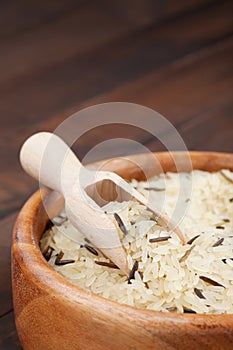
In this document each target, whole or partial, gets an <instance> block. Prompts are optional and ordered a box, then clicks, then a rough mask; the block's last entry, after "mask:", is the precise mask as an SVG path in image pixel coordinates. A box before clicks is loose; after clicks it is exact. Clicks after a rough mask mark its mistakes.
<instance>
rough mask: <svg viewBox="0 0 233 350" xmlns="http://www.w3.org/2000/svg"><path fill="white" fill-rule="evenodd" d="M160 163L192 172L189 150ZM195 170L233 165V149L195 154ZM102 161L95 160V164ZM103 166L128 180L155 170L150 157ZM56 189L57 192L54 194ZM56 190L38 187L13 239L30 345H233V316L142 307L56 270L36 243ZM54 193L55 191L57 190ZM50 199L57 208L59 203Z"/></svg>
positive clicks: (22, 323) (21, 325) (19, 315)
mask: <svg viewBox="0 0 233 350" xmlns="http://www.w3.org/2000/svg"><path fill="white" fill-rule="evenodd" d="M156 157H157V159H158V161H159V162H160V165H161V167H162V169H163V170H164V171H165V172H167V171H176V165H175V164H179V171H181V170H182V171H187V168H186V166H187V164H186V162H185V161H184V160H185V159H186V158H187V153H183V152H175V153H173V157H172V156H171V154H169V153H166V152H165V153H157V154H156ZM190 157H191V162H192V166H193V169H201V170H207V171H217V170H220V169H222V168H227V169H230V170H232V171H233V154H226V153H207V152H190ZM97 166H98V167H99V166H101V163H99V164H98V165H96V164H95V165H92V166H90V167H91V168H93V169H94V168H96V167H97ZM105 169H106V170H110V171H115V172H116V173H118V174H119V175H120V176H122V177H124V178H125V179H127V180H130V179H132V178H136V179H137V180H143V179H144V173H143V171H142V169H143V170H144V172H145V170H146V172H147V173H149V174H150V175H151V176H153V175H155V174H156V171H155V169H152V168H151V161H150V157H148V155H145V154H144V155H135V156H131V157H128V159H127V160H123V159H113V160H110V161H108V162H107V163H106V166H105ZM53 195H54V194H53ZM51 196H52V193H51V192H50V191H48V190H46V189H42V190H41V191H37V192H36V193H35V194H34V195H33V196H32V197H31V198H30V199H29V200H28V201H27V203H26V204H25V205H24V207H23V208H22V210H21V211H20V213H19V216H18V219H17V221H16V224H15V227H14V232H13V242H12V284H13V299H14V308H15V320H16V326H17V330H18V334H19V337H20V340H21V342H22V345H23V347H24V349H25V350H27V349H28V350H41V349H64V350H65V349H69V350H73V349H83V350H85V349H96V350H104V349H106V350H118V349H140V350H141V349H159V350H161V349H165V350H166V349H180V350H181V349H187V348H188V349H189V350H194V349H207V347H208V348H209V349H216V348H219V349H220V348H221V349H231V348H232V347H233V315H229V314H228V315H225V314H224V315H198V314H173V313H161V312H155V311H149V310H143V309H137V308H134V307H131V306H126V305H122V304H118V303H115V302H112V301H110V300H107V299H104V298H101V297H98V296H96V295H93V294H91V293H90V292H87V291H84V290H82V289H79V288H78V287H76V286H74V285H72V284H71V283H70V282H68V281H67V280H66V279H65V278H63V277H62V276H61V275H59V274H58V273H57V272H55V271H54V270H53V269H52V268H51V267H50V266H49V264H48V263H47V262H46V261H45V259H44V257H43V256H42V254H41V252H40V249H39V240H40V238H41V235H42V234H43V231H44V229H45V226H46V223H47V221H48V216H47V213H46V211H45V209H44V206H43V201H44V200H46V202H47V203H51ZM54 198H56V196H54ZM56 204H57V203H54V205H53V213H54V215H55V214H56V210H54V208H57V210H60V204H61V203H60V204H59V205H56Z"/></svg>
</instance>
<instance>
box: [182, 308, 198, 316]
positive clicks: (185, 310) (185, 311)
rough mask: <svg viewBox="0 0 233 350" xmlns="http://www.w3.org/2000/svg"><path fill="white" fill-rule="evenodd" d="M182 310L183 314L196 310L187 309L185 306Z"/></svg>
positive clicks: (193, 312) (192, 312)
mask: <svg viewBox="0 0 233 350" xmlns="http://www.w3.org/2000/svg"><path fill="white" fill-rule="evenodd" d="M183 311H184V313H185V314H196V311H194V310H192V309H188V308H187V307H183Z"/></svg>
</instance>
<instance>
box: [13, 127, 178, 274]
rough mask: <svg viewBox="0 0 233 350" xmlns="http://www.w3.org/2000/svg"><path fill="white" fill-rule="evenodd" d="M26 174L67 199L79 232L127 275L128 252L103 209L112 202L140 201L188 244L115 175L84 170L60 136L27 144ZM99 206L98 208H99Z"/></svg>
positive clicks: (37, 138) (43, 136)
mask: <svg viewBox="0 0 233 350" xmlns="http://www.w3.org/2000/svg"><path fill="white" fill-rule="evenodd" d="M20 161H21V164H22V167H23V168H24V170H25V171H26V172H27V173H28V174H29V175H31V176H32V177H34V178H35V179H37V180H39V181H40V183H42V184H43V185H45V186H47V187H49V188H51V189H53V190H55V191H57V192H60V193H61V194H62V195H63V197H64V198H65V208H66V213H67V216H68V218H69V220H70V221H71V223H72V224H73V226H75V227H76V228H77V229H79V230H80V231H81V232H82V233H83V234H84V235H85V236H86V238H87V239H88V240H89V241H90V242H91V243H92V244H93V245H95V246H96V247H97V248H99V249H100V250H101V251H102V252H103V253H104V254H105V255H106V256H108V257H109V258H110V259H111V260H112V261H113V262H114V263H115V264H116V265H117V266H118V267H119V268H120V269H121V270H122V271H123V272H124V273H125V274H127V275H128V274H129V268H128V264H127V260H126V254H125V251H124V249H123V247H122V245H121V242H120V239H119V236H118V233H117V230H116V226H115V223H114V221H112V220H111V219H110V218H109V217H108V216H107V215H106V214H105V213H104V211H103V210H102V209H101V207H100V205H103V204H104V203H106V201H108V200H112V199H113V198H114V197H115V198H116V197H117V200H118V201H123V200H129V199H132V198H133V199H136V200H137V201H139V202H140V203H142V204H144V205H145V206H147V208H148V209H149V210H151V211H152V212H153V213H154V214H155V216H156V219H157V220H158V223H159V224H161V225H163V226H165V227H166V228H167V229H169V230H173V231H174V232H175V233H176V234H177V235H178V236H179V238H180V239H181V241H182V242H184V237H183V234H182V232H181V231H180V229H179V227H177V226H175V225H174V223H172V222H171V220H169V218H168V216H167V215H166V214H164V213H161V211H160V210H159V209H158V208H156V207H155V206H154V205H153V204H152V203H148V202H147V199H146V198H145V197H144V196H143V195H142V194H140V193H139V192H138V191H136V190H135V189H134V188H132V186H131V185H130V184H128V183H127V182H126V181H125V180H123V179H122V178H121V177H120V176H118V175H117V174H115V173H112V172H108V171H93V170H92V171H91V170H88V169H86V168H84V167H83V166H82V164H81V163H80V161H79V160H78V158H77V157H76V156H75V154H74V153H73V152H72V151H71V149H70V148H69V147H68V145H67V144H66V143H65V142H64V141H63V140H62V139H61V138H59V137H58V136H57V135H55V134H52V133H49V132H40V133H37V134H34V135H32V136H31V137H30V138H29V139H27V140H26V141H25V143H24V144H23V146H22V148H21V151H20ZM97 203H98V204H97Z"/></svg>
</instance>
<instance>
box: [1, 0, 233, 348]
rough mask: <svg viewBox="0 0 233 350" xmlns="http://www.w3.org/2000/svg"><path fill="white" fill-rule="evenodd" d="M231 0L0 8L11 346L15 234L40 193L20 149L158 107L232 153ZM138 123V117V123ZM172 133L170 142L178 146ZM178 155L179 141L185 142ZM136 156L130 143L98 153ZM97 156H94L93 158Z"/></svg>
mask: <svg viewBox="0 0 233 350" xmlns="http://www.w3.org/2000/svg"><path fill="white" fill-rule="evenodd" d="M232 14H233V13H232V3H231V1H225V0H223V1H213V0H212V1H211V0H190V1H185V0H180V1H179V0H178V1H173V0H166V1H162V0H160V1H158V0H157V1H152V0H151V1H145V0H136V1H133V0H127V1H119V2H117V1H107V0H99V1H81V0H79V1H78V0H66V1H55V0H47V1H46V2H44V1H29V0H21V1H16V0H11V1H2V2H1V3H0V28H1V30H0V52H1V54H0V96H1V97H0V118H1V128H0V160H1V161H0V176H1V181H0V198H1V207H0V227H1V235H0V266H1V273H0V348H1V349H20V348H21V347H20V343H19V340H18V337H17V333H16V330H15V325H14V314H13V305H12V298H11V281H10V243H11V231H12V226H13V223H14V220H15V218H16V215H17V212H18V210H19V209H20V207H21V206H22V204H23V202H24V201H25V200H26V198H27V197H28V196H29V195H30V194H31V193H32V192H33V191H34V190H35V189H36V188H37V187H38V186H37V184H36V183H35V181H33V180H31V179H30V178H29V177H28V176H27V175H26V174H24V173H23V171H22V170H21V168H20V166H19V163H18V151H19V148H20V145H21V144H22V142H23V141H24V140H25V139H26V137H28V136H29V135H30V134H32V133H34V132H37V131H38V130H51V131H53V130H54V129H55V128H56V127H57V126H58V125H59V124H60V123H61V122H62V121H63V120H64V119H65V118H66V116H69V115H70V114H71V112H72V111H76V110H79V109H81V108H82V107H86V106H91V105H93V104H96V103H102V102H108V101H126V102H134V103H138V104H142V105H145V106H148V107H152V108H154V109H155V110H157V111H158V112H160V113H161V114H163V115H164V116H165V117H167V119H168V120H169V121H170V122H172V123H173V125H174V126H175V127H176V129H177V130H178V131H179V133H180V134H181V136H182V137H183V139H184V141H185V143H186V145H187V147H188V148H189V149H192V150H214V151H225V152H232V151H233V140H232V135H233V133H232V132H233V102H232V92H233V74H232V58H233V37H232V33H233V25H232V23H233V21H232ZM132 123H133V120H132ZM129 136H130V138H132V139H135V140H136V141H138V142H140V143H142V144H143V145H145V146H146V147H148V148H149V149H151V150H153V151H156V150H160V149H162V145H161V143H160V142H159V141H157V140H155V139H154V138H152V137H151V135H149V134H148V133H145V132H144V131H143V130H135V129H133V128H125V127H123V126H117V127H112V126H111V127H110V126H105V127H99V128H95V129H94V130H92V131H90V132H89V133H87V134H85V135H83V136H82V137H81V138H80V140H79V141H78V143H77V145H76V151H77V154H78V155H79V157H80V158H83V157H85V155H86V153H87V152H88V151H89V150H90V149H92V148H93V147H94V146H95V145H96V144H98V143H99V142H101V141H104V140H107V139H111V138H115V137H124V138H127V137H129ZM173 137H174V135H173V134H172V133H171V132H169V130H168V131H167V133H166V132H165V134H164V135H163V139H164V140H165V141H166V140H170V141H171V142H172V140H173ZM174 148H175V145H174ZM127 152H131V153H132V149H130V148H129V149H125V148H124V147H123V146H122V147H121V146H119V148H117V149H115V150H112V149H111V148H110V149H109V150H108V152H107V151H106V153H105V154H104V155H103V154H101V153H100V154H98V152H97V153H96V155H95V156H94V157H96V159H97V158H101V156H105V157H106V156H112V155H122V154H127ZM93 160H94V158H93Z"/></svg>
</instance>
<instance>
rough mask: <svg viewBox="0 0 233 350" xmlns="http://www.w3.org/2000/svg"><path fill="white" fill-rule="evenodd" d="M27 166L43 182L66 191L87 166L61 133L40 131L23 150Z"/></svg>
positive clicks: (25, 165) (34, 176) (31, 173)
mask: <svg viewBox="0 0 233 350" xmlns="http://www.w3.org/2000/svg"><path fill="white" fill-rule="evenodd" d="M20 162H21V165H22V167H23V169H24V170H25V171H26V172H27V173H28V174H29V175H31V176H32V177H33V178H35V179H36V180H38V181H39V182H41V183H42V184H43V185H45V186H47V187H49V188H51V189H53V190H55V191H58V192H60V193H61V194H63V195H64V194H65V193H64V192H65V190H64V186H65V187H66V188H69V186H72V184H73V183H74V181H75V178H77V176H78V174H79V172H80V170H81V169H83V170H84V171H86V169H84V168H83V166H82V164H81V163H80V161H79V160H78V159H77V157H76V156H75V154H74V153H73V152H72V151H71V149H70V148H69V147H68V145H67V144H66V143H65V142H64V141H63V140H62V139H61V138H60V137H59V136H57V135H55V134H53V133H50V132H39V133H36V134H34V135H32V136H31V137H29V138H28V139H27V140H26V141H25V142H24V144H23V146H22V148H21V150H20Z"/></svg>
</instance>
